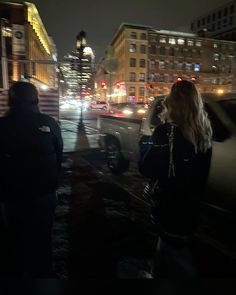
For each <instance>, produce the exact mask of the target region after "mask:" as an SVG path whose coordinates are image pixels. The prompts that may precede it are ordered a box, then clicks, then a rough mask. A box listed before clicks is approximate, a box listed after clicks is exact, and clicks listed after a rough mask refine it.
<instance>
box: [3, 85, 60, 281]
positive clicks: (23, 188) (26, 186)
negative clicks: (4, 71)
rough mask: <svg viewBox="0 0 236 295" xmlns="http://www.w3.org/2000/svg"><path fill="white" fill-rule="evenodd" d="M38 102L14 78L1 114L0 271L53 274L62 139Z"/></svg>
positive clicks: (36, 275)
mask: <svg viewBox="0 0 236 295" xmlns="http://www.w3.org/2000/svg"><path fill="white" fill-rule="evenodd" d="M38 102H39V99H38V92H37V89H36V87H35V86H34V85H33V84H31V83H28V82H15V83H14V84H13V85H12V86H11V87H10V89H9V94H8V104H9V107H10V109H9V111H8V113H7V114H6V115H5V116H4V117H1V118H0V141H1V143H0V231H1V236H2V237H1V245H0V248H1V251H0V253H1V254H2V256H3V257H1V260H0V270H1V273H0V275H1V276H11V277H12V276H17V277H32V278H47V277H53V276H54V273H53V259H52V237H51V230H52V225H53V219H54V211H55V208H56V204H57V195H56V189H57V185H58V176H59V172H60V166H61V162H62V151H63V142H62V137H61V130H60V127H59V125H58V124H57V122H56V121H55V120H54V119H53V118H52V117H50V116H47V115H45V114H42V113H40V111H39V108H38ZM3 262H5V264H4V263H3Z"/></svg>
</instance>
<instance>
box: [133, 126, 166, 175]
mask: <svg viewBox="0 0 236 295" xmlns="http://www.w3.org/2000/svg"><path fill="white" fill-rule="evenodd" d="M139 147H140V158H139V162H138V167H139V171H140V173H141V174H142V175H143V176H145V177H147V178H150V179H158V178H160V177H162V176H164V175H166V173H167V170H168V163H169V143H168V136H167V128H166V124H161V125H159V126H157V127H156V129H155V130H154V132H153V135H152V136H151V137H150V138H149V139H148V140H146V141H143V139H142V138H141V139H140V142H139Z"/></svg>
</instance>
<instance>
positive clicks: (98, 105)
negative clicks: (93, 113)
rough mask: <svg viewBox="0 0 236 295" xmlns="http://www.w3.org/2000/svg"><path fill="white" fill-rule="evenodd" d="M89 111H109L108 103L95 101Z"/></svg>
mask: <svg viewBox="0 0 236 295" xmlns="http://www.w3.org/2000/svg"><path fill="white" fill-rule="evenodd" d="M88 109H90V110H107V109H108V103H107V102H106V101H102V100H99V101H93V102H91V103H90V104H89V107H88Z"/></svg>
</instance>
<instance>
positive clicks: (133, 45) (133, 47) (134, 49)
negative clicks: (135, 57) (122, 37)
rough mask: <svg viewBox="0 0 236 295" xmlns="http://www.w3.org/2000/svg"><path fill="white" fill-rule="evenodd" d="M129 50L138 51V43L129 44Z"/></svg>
mask: <svg viewBox="0 0 236 295" xmlns="http://www.w3.org/2000/svg"><path fill="white" fill-rule="evenodd" d="M129 52H136V44H130V45H129Z"/></svg>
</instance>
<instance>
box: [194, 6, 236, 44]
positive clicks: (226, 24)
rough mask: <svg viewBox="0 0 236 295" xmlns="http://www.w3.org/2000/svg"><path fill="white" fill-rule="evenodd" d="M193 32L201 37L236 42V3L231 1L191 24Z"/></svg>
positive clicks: (199, 17)
mask: <svg viewBox="0 0 236 295" xmlns="http://www.w3.org/2000/svg"><path fill="white" fill-rule="evenodd" d="M191 31H192V32H193V33H196V34H198V35H199V36H204V37H211V38H217V39H221V40H231V41H236V1H235V0H234V1H230V2H228V3H227V4H224V5H222V6H220V7H217V8H215V9H213V10H211V11H208V12H206V13H205V14H203V15H201V16H198V17H197V18H196V19H194V20H193V21H192V23H191Z"/></svg>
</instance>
